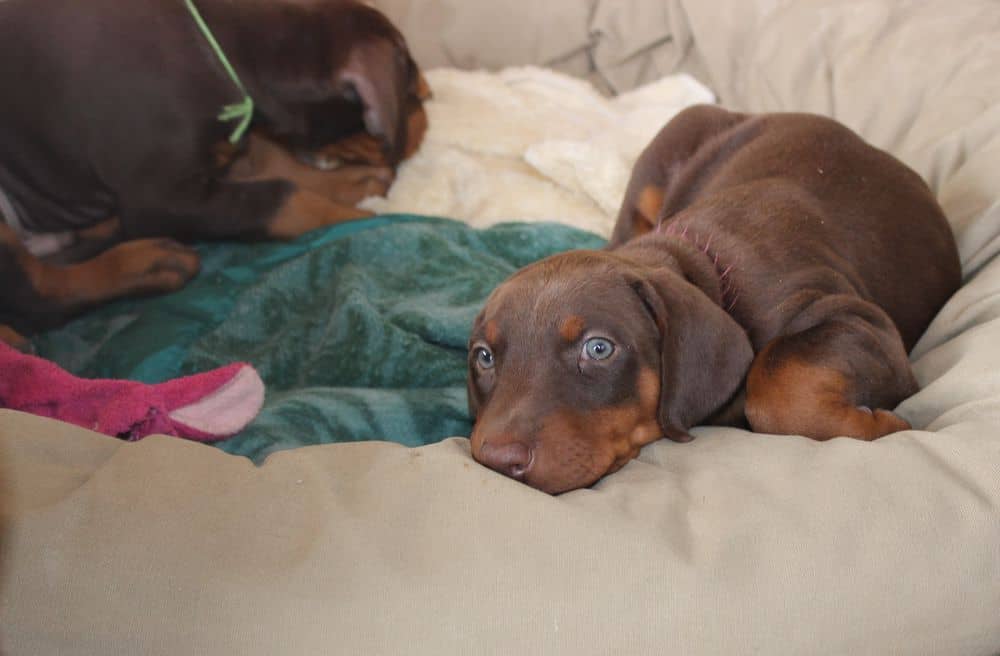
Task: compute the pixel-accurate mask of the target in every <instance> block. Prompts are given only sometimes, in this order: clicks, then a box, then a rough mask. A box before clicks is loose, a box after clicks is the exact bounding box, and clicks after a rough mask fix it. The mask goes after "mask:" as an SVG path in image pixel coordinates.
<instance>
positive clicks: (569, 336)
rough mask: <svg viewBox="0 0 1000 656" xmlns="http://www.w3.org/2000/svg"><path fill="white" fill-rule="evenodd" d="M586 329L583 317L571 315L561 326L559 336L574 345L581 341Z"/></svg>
mask: <svg viewBox="0 0 1000 656" xmlns="http://www.w3.org/2000/svg"><path fill="white" fill-rule="evenodd" d="M585 327H586V323H585V322H584V320H583V317H581V316H578V315H575V314H571V315H570V316H568V317H566V320H565V321H563V322H562V325H561V326H559V336H560V337H562V338H563V339H564V340H565V341H567V342H569V343H573V342H575V341H576V340H578V339H580V335H582V334H583V329H584V328H585Z"/></svg>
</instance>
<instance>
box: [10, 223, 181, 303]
mask: <svg viewBox="0 0 1000 656" xmlns="http://www.w3.org/2000/svg"><path fill="white" fill-rule="evenodd" d="M25 264H26V266H25V270H26V271H27V272H28V276H29V278H30V280H31V282H32V286H33V287H34V288H35V290H36V291H37V292H38V294H39V295H40V296H41V297H42V298H45V299H47V300H49V301H53V302H55V303H57V304H59V305H60V306H62V307H65V308H66V309H67V310H70V311H72V310H73V309H74V308H77V307H81V308H82V307H90V306H94V305H98V304H101V303H106V302H108V301H111V300H113V299H117V298H122V297H125V296H136V295H147V294H162V293H167V292H171V291H176V290H177V289H180V288H181V287H183V286H184V285H185V284H186V283H187V282H188V280H190V279H191V278H192V277H194V276H195V274H197V273H198V270H199V268H200V260H199V257H198V253H197V252H196V251H195V250H194V249H191V248H189V247H187V246H184V245H182V244H180V243H178V242H175V241H173V240H170V239H140V240H135V241H128V242H125V243H123V244H119V245H117V246H115V247H114V248H111V249H108V250H107V251H104V252H103V253H101V254H100V255H98V256H97V257H95V258H93V259H91V260H87V261H86V262H82V263H80V264H74V265H72V266H66V267H61V266H53V265H50V264H46V263H44V262H41V261H39V260H37V259H36V260H34V261H29V262H25Z"/></svg>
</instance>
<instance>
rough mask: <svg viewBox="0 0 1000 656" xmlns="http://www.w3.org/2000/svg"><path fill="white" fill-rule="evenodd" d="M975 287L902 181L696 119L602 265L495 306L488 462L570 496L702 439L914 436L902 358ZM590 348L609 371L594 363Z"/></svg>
mask: <svg viewBox="0 0 1000 656" xmlns="http://www.w3.org/2000/svg"><path fill="white" fill-rule="evenodd" d="M654 206H658V207H656V208H655V209H654ZM915 263H919V266H914V264H915ZM959 284H960V267H959V261H958V254H957V250H956V247H955V243H954V239H953V237H952V234H951V231H950V228H949V226H948V223H947V221H946V220H945V217H944V214H943V212H942V211H941V208H940V207H939V206H938V205H937V203H936V202H935V200H934V198H933V196H932V195H931V193H930V190H929V189H928V188H927V186H926V184H924V182H923V181H922V180H920V178H919V177H918V176H917V175H916V174H915V173H913V171H911V170H909V169H908V168H907V167H906V166H905V165H903V164H902V163H900V162H899V161H898V160H896V159H894V158H892V157H891V156H889V155H888V154H886V153H884V152H882V151H879V150H877V149H875V148H872V147H871V146H869V145H867V144H865V143H864V142H863V141H862V140H861V139H860V138H858V137H857V135H855V134H853V133H851V132H850V131H849V130H847V129H846V128H844V127H843V126H841V125H839V124H837V123H835V122H833V121H831V120H829V119H825V118H821V117H818V116H811V115H806V114H770V115H760V116H749V115H744V114H736V113H732V112H728V111H725V110H723V109H720V108H717V107H706V106H703V107H696V108H692V109H689V110H686V111H684V112H682V113H681V114H679V115H678V116H677V117H676V118H675V119H674V120H673V121H671V122H670V123H669V124H668V125H667V126H666V127H665V128H664V129H663V130H662V131H661V132H660V134H659V135H657V137H656V138H655V139H654V140H653V142H652V143H651V144H650V145H649V147H648V148H647V149H646V150H645V151H644V152H643V154H642V156H641V157H640V158H639V160H638V162H637V163H636V165H635V168H634V170H633V174H632V179H631V181H630V183H629V186H628V190H627V192H626V195H625V199H624V201H623V203H622V208H621V211H620V213H619V218H618V223H617V224H616V226H615V229H614V232H613V235H612V239H611V242H610V244H609V247H608V249H607V250H605V251H573V252H570V253H565V254H562V255H556V256H554V257H551V258H548V259H546V260H543V261H541V262H538V263H536V264H533V265H530V266H528V267H526V268H524V269H522V270H521V271H519V272H517V273H516V274H515V275H514V276H512V277H511V278H510V279H509V280H508V281H506V282H505V283H503V284H502V285H501V286H500V287H499V288H498V289H497V290H496V291H495V292H494V293H493V294H492V295H491V296H490V298H489V299H488V301H487V303H486V306H485V307H484V309H483V311H482V313H481V315H480V317H479V318H478V319H477V321H476V323H475V324H474V326H473V331H472V338H471V341H470V347H471V350H470V354H475V353H477V352H478V350H480V349H489V350H490V352H491V353H492V356H493V358H492V360H491V362H492V364H491V366H490V367H489V369H484V367H483V365H482V362H481V361H480V359H478V358H476V357H474V355H470V360H469V403H470V410H471V411H472V413H473V414H474V415H475V416H476V425H475V428H474V430H473V434H472V453H473V456H474V457H476V458H477V459H478V460H480V461H481V462H483V463H484V464H486V465H488V466H490V467H494V468H495V469H498V471H502V472H504V473H507V474H509V475H514V477H515V478H518V479H519V480H522V481H524V482H525V483H528V484H529V485H532V486H534V487H537V488H539V489H542V490H545V491H547V492H552V493H557V492H562V491H566V490H570V489H573V488H576V487H581V486H587V485H590V484H591V483H593V482H594V481H596V480H597V479H599V478H600V477H601V476H603V475H605V474H607V473H610V472H612V471H614V470H616V469H617V468H618V467H620V466H622V464H624V462H626V461H627V460H628V459H630V458H632V457H634V456H635V455H636V453H638V449H639V448H640V447H641V446H642V445H644V444H647V443H649V442H651V441H653V440H655V439H659V438H660V437H669V438H671V439H674V440H678V441H687V440H689V439H691V434H690V432H689V430H690V428H691V427H692V426H695V425H698V424H704V423H709V424H729V425H738V426H745V427H749V428H752V429H753V430H755V431H759V432H773V433H786V434H799V435H805V436H808V437H811V438H814V439H829V438H831V437H836V436H845V437H854V438H858V439H864V440H871V439H875V438H877V437H880V436H882V435H886V434H889V433H892V432H895V431H899V430H904V429H906V428H909V424H908V423H907V422H906V420H905V419H903V418H901V417H899V416H897V415H896V414H895V413H893V412H892V409H893V408H894V407H895V406H896V405H897V404H898V403H899V402H900V401H902V400H903V399H904V398H906V397H907V396H909V395H910V394H912V393H913V392H914V391H916V389H917V383H916V379H915V378H914V376H913V373H912V371H911V370H910V366H909V362H908V360H907V355H906V354H907V351H908V350H909V349H910V348H912V346H913V344H914V343H915V342H916V340H917V338H918V337H919V336H920V334H921V333H922V332H923V330H924V329H925V328H926V326H927V324H928V323H929V322H930V320H931V319H932V317H933V316H934V314H935V313H936V312H937V311H938V309H939V308H940V307H941V305H942V304H943V303H944V302H945V300H946V299H947V298H948V297H949V296H950V295H951V294H952V293H953V292H954V291H955V290H956V289H957V288H958V286H959ZM579 319H582V324H581V323H580V322H579V321H578V320H579ZM486 325H489V326H490V327H491V330H490V331H484V326H486ZM567 326H571V327H572V328H573V330H568V329H567ZM549 331H556V332H557V333H559V334H558V335H557V337H558V338H557V339H553V336H550V335H549V334H548V333H549ZM497 334H502V335H503V336H504V340H503V342H496V341H494V340H493V339H491V336H494V335H497ZM573 336H575V337H576V339H575V340H568V337H573ZM594 337H599V338H602V339H606V340H609V341H610V343H612V344H613V345H614V347H615V348H614V351H613V352H612V354H611V355H610V356H607V355H604V356H602V358H601V359H594V358H593V357H591V356H589V355H588V352H587V350H586V340H588V339H592V338H594ZM567 341H570V342H572V343H567ZM602 349H603V350H602V353H604V354H606V353H607V348H606V347H602ZM649 372H658V375H657V376H656V380H655V384H653V383H652V382H650V380H649ZM651 399H652V401H651ZM490 445H504V446H503V448H502V449H499V450H503V451H505V452H506V453H508V454H510V458H508V460H507V462H506V463H505V467H501V466H498V465H497V463H496V462H495V461H494V459H493V453H494V448H493V447H491V446H490ZM512 463H513V465H514V466H513V472H514V473H513V474H512V473H511V464H512Z"/></svg>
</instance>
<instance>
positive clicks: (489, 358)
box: [475, 346, 495, 369]
mask: <svg viewBox="0 0 1000 656" xmlns="http://www.w3.org/2000/svg"><path fill="white" fill-rule="evenodd" d="M475 356H476V364H478V365H479V366H480V367H481V368H483V369H492V368H493V365H494V364H495V361H494V360H493V354H492V353H490V350H489V349H488V348H485V347H483V346H480V347H479V348H477V349H476V353H475Z"/></svg>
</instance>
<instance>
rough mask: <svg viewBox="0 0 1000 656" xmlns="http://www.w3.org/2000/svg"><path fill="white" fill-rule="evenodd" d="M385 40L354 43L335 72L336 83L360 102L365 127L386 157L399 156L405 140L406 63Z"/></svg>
mask: <svg viewBox="0 0 1000 656" xmlns="http://www.w3.org/2000/svg"><path fill="white" fill-rule="evenodd" d="M399 55H400V53H399V52H398V50H397V46H396V45H395V44H394V43H393V42H391V41H389V40H388V39H376V40H370V41H363V42H359V43H357V44H356V45H355V46H354V47H353V48H352V49H351V52H350V54H349V55H348V56H347V59H346V60H345V62H344V65H343V66H342V67H341V68H340V70H339V71H337V73H336V84H337V85H338V86H339V87H341V88H343V89H345V90H348V93H351V92H353V94H355V95H356V97H357V99H358V100H359V101H360V102H361V105H362V108H363V114H362V118H363V120H364V123H365V130H366V131H367V132H368V133H369V134H371V135H372V136H374V137H377V138H378V139H379V140H380V141H381V142H382V144H383V147H384V149H385V151H386V153H387V154H388V155H390V160H392V161H396V160H398V159H399V153H400V150H401V148H402V145H403V144H404V143H405V141H406V125H405V118H406V117H405V116H404V112H405V107H406V100H407V96H408V95H409V94H408V90H409V88H410V87H411V82H410V80H409V77H410V70H409V68H410V66H407V65H406V62H405V61H401V60H405V59H406V57H405V55H404V57H402V58H401V57H400V56H399Z"/></svg>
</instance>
